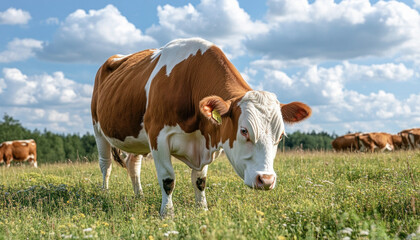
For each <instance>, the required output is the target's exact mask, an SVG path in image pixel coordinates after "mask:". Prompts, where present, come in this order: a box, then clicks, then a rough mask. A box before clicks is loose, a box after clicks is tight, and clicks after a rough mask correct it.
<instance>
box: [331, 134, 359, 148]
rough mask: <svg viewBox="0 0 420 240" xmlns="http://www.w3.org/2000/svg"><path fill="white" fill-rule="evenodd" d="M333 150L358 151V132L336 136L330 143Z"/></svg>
mask: <svg viewBox="0 0 420 240" xmlns="http://www.w3.org/2000/svg"><path fill="white" fill-rule="evenodd" d="M331 145H332V147H333V149H334V150H335V151H337V152H338V151H351V152H352V151H358V150H359V133H350V134H346V135H343V136H340V137H337V138H336V139H334V141H332V143H331Z"/></svg>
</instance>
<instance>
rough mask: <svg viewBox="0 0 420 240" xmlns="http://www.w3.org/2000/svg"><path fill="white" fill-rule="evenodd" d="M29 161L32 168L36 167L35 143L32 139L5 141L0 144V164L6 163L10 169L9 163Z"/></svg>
mask: <svg viewBox="0 0 420 240" xmlns="http://www.w3.org/2000/svg"><path fill="white" fill-rule="evenodd" d="M12 160H14V161H19V162H25V161H29V162H30V163H31V164H32V165H33V166H34V167H38V164H37V162H36V143H35V141H34V140H33V139H29V140H15V141H7V142H3V143H2V144H0V163H3V162H4V163H6V166H7V167H10V162H11V161H12Z"/></svg>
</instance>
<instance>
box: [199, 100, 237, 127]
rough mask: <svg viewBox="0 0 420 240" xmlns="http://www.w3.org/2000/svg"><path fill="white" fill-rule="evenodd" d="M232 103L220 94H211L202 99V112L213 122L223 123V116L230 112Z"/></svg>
mask: <svg viewBox="0 0 420 240" xmlns="http://www.w3.org/2000/svg"><path fill="white" fill-rule="evenodd" d="M230 105H231V102H230V101H225V100H223V99H222V98H221V97H219V96H209V97H205V98H203V99H202V100H201V101H200V112H201V114H203V115H204V116H205V117H206V118H207V119H209V120H210V121H211V122H212V123H214V124H222V116H224V115H227V114H228V113H229V110H230Z"/></svg>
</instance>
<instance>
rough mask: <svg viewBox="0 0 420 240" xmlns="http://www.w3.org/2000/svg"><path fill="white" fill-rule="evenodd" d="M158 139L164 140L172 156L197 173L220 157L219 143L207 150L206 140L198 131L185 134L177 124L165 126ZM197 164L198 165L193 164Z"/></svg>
mask: <svg viewBox="0 0 420 240" xmlns="http://www.w3.org/2000/svg"><path fill="white" fill-rule="evenodd" d="M158 138H161V139H162V138H164V139H166V141H167V143H168V149H169V150H170V153H171V155H172V156H174V157H176V158H177V159H179V160H181V161H182V162H184V163H185V164H187V165H188V166H189V167H190V168H191V169H194V170H197V171H201V170H202V169H203V167H204V166H205V165H208V164H210V163H211V162H213V160H214V158H215V157H218V156H219V155H220V154H219V150H220V149H221V146H222V144H221V143H220V144H218V145H217V146H216V147H212V146H210V149H207V147H206V138H205V137H204V136H203V135H202V134H201V131H200V130H196V131H194V132H192V133H186V132H184V131H183V130H182V129H181V127H180V126H179V125H178V124H177V125H176V126H165V127H164V128H163V129H162V130H161V131H160V133H159V136H158ZM209 141H211V139H210V140H209ZM158 151H159V147H158ZM197 162H198V163H199V164H198V165H197V164H195V163H197Z"/></svg>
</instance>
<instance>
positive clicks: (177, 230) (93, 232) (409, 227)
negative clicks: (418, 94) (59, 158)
mask: <svg viewBox="0 0 420 240" xmlns="http://www.w3.org/2000/svg"><path fill="white" fill-rule="evenodd" d="M39 162H40V163H39V166H40V167H39V168H38V169H33V168H30V167H29V166H26V165H25V166H12V167H11V168H9V169H6V168H5V167H1V168H0V239H66V238H98V239H148V240H149V239H150V240H151V239H178V238H180V239H394V238H411V239H420V218H419V216H420V215H419V212H420V197H419V196H420V194H419V189H420V186H419V185H420V182H419V179H420V152H395V153H375V154H350V153H340V154H338V153H322V152H314V153H309V152H307V153H291V152H290V153H285V154H281V155H278V157H277V159H276V162H275V169H276V172H277V174H278V179H277V187H276V188H275V189H274V190H272V191H255V190H252V189H250V188H248V187H246V186H245V185H244V184H243V181H242V180H241V179H240V178H239V177H238V176H237V175H236V174H235V173H234V171H233V169H232V167H231V166H230V164H229V162H228V161H227V160H226V158H224V157H222V158H220V159H217V160H215V162H214V163H213V164H211V165H210V167H209V172H208V178H207V179H208V180H207V188H206V194H207V201H208V207H209V211H206V212H204V211H201V210H198V209H196V208H195V207H194V204H195V202H194V201H195V200H194V192H193V189H192V186H191V180H190V174H191V172H190V170H189V168H188V167H187V166H186V165H184V164H183V163H181V162H178V161H175V162H174V168H175V173H176V177H177V179H176V187H175V191H174V196H173V201H174V207H175V216H174V217H173V218H171V219H163V220H161V219H160V217H159V214H158V212H159V208H160V201H161V195H160V192H161V191H160V188H159V185H158V182H157V176H156V171H155V169H154V163H153V161H150V160H149V161H144V162H143V166H142V176H141V178H142V179H141V180H142V186H143V190H144V197H143V198H135V197H134V194H133V190H132V186H131V181H130V180H129V178H128V176H127V173H126V171H125V169H122V168H121V167H119V166H117V165H116V164H114V168H113V172H112V175H111V179H110V189H109V190H108V191H103V190H101V188H100V186H101V184H102V175H101V173H100V170H99V165H98V163H97V162H93V163H73V164H51V165H43V164H42V160H40V161H39Z"/></svg>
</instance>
